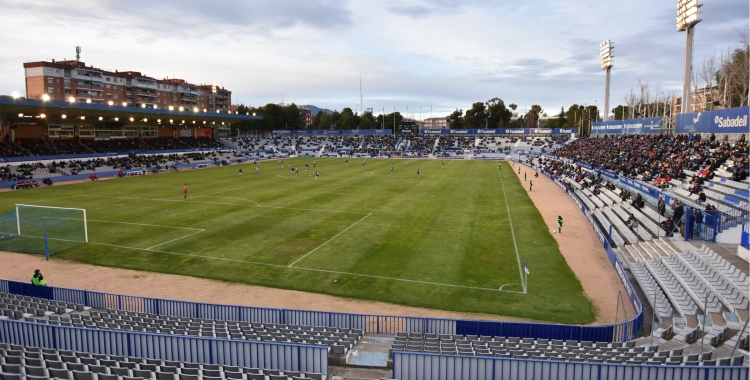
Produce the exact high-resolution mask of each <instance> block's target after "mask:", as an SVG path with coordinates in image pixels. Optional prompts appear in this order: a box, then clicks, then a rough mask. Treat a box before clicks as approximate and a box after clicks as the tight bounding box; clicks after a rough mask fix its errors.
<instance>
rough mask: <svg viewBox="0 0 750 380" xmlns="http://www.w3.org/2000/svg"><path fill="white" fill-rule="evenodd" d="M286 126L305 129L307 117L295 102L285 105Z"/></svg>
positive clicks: (287, 127) (286, 127)
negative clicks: (304, 116) (305, 117)
mask: <svg viewBox="0 0 750 380" xmlns="http://www.w3.org/2000/svg"><path fill="white" fill-rule="evenodd" d="M284 128H285V129H305V119H304V118H303V117H302V113H301V112H299V107H297V105H296V104H294V103H292V104H290V105H288V106H286V107H284Z"/></svg>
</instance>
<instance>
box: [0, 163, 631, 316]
mask: <svg viewBox="0 0 750 380" xmlns="http://www.w3.org/2000/svg"><path fill="white" fill-rule="evenodd" d="M522 168H523V169H526V171H527V172H528V173H529V177H533V173H534V172H533V171H532V170H531V169H530V168H528V167H525V166H522ZM523 169H522V173H521V180H523V177H522V176H523ZM506 175H507V173H506ZM543 177H544V176H541V175H540V177H539V178H535V179H534V191H533V192H532V193H530V195H531V199H532V201H533V202H534V204H535V205H536V207H537V208H538V209H539V211H540V212H541V213H542V216H543V217H544V219H545V220H546V221H547V223H548V225H549V226H550V228H552V227H553V226H554V225H555V221H556V219H557V215H562V216H563V218H564V219H565V228H564V231H563V234H562V235H559V234H556V235H554V236H555V238H556V239H557V242H558V244H559V246H560V251H561V252H562V254H563V256H564V257H565V259H566V260H567V262H568V265H569V266H570V267H571V269H573V272H575V274H576V275H577V276H578V279H579V280H580V281H581V284H582V285H583V289H584V291H585V292H586V295H587V296H588V298H589V299H590V300H591V302H593V303H594V305H595V307H596V310H597V318H596V321H595V322H594V323H593V324H594V325H602V324H610V323H612V322H614V315H615V308H616V300H617V292H618V291H622V292H623V295H625V291H624V288H623V287H622V285H621V284H620V282H619V280H618V279H617V275H616V274H615V272H614V269H613V268H612V266H611V265H610V263H609V260H608V259H607V255H606V253H605V252H604V249H603V248H602V246H601V244H599V240H598V239H597V237H596V235H594V231H593V230H592V229H591V226H590V225H589V223H588V221H587V220H586V218H585V217H584V216H583V214H582V213H581V211H580V209H578V206H577V205H576V204H575V202H573V200H572V199H570V197H569V196H568V195H566V194H565V192H564V191H563V190H562V189H560V187H558V186H557V185H556V184H554V183H553V182H552V181H551V180H549V179H548V178H546V177H544V178H543ZM506 178H507V177H506ZM85 181H88V180H85ZM85 181H81V182H85ZM34 269H41V270H42V273H43V274H44V276H45V279H47V281H48V282H49V284H50V285H55V286H61V287H66V288H75V289H86V290H94V291H100V292H110V293H119V294H128V295H137V296H144V297H153V298H166V299H176V300H185V301H195V302H210V303H218V304H230V305H245V306H257V307H269V308H287V309H307V310H325V311H337V312H345V313H347V312H348V313H363V314H381V315H400V316H423V317H434V318H464V319H486V320H502V321H528V320H526V319H522V318H515V317H508V316H498V315H490V314H475V313H459V312H451V311H442V310H434V309H425V308H418V307H410V306H401V305H394V304H389V303H385V302H372V301H361V300H355V299H350V298H342V297H334V296H329V295H323V294H317V293H306V292H301V291H294V290H283V289H273V288H266V287H262V286H254V285H244V284H235V283H227V282H222V281H216V280H208V279H201V278H195V277H188V276H180V275H172V274H162V273H152V272H144V271H134V270H129V269H119V268H109V267H99V266H94V265H88V264H80V263H76V262H70V261H64V260H56V259H54V258H53V260H51V261H45V260H44V257H42V256H40V255H29V254H19V253H10V252H0V278H3V279H8V280H16V281H24V282H26V281H30V279H31V275H32V274H33V273H34ZM530 281H533V277H532V278H530ZM187 289H189V291H186V290H187ZM620 313H621V315H620V318H619V320H622V318H623V317H622V312H620ZM633 315H634V313H633V309H632V307H629V308H628V316H629V317H630V318H632V316H633Z"/></svg>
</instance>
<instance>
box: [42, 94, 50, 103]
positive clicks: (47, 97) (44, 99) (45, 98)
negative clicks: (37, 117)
mask: <svg viewBox="0 0 750 380" xmlns="http://www.w3.org/2000/svg"><path fill="white" fill-rule="evenodd" d="M42 100H43V101H45V102H48V101H49V95H47V94H44V95H42Z"/></svg>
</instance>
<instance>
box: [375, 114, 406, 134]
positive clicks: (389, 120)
mask: <svg viewBox="0 0 750 380" xmlns="http://www.w3.org/2000/svg"><path fill="white" fill-rule="evenodd" d="M394 119H395V120H394ZM403 119H404V117H403V116H402V115H401V113H400V112H393V113H389V114H385V115H378V117H377V119H375V123H376V124H377V125H376V126H375V128H376V129H377V128H382V129H390V130H393V129H394V127H395V124H393V122H394V121H395V122H396V124H398V122H399V121H401V120H403Z"/></svg>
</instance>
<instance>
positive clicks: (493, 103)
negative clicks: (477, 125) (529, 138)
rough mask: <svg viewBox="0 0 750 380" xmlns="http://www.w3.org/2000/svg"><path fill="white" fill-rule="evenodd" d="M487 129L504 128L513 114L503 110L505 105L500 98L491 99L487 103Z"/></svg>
mask: <svg viewBox="0 0 750 380" xmlns="http://www.w3.org/2000/svg"><path fill="white" fill-rule="evenodd" d="M487 112H488V119H487V120H488V127H489V128H505V125H506V124H508V123H509V122H510V118H511V117H512V116H513V113H512V112H511V111H510V110H509V109H507V108H505V103H504V102H503V100H502V99H500V98H492V99H490V100H488V101H487Z"/></svg>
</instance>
